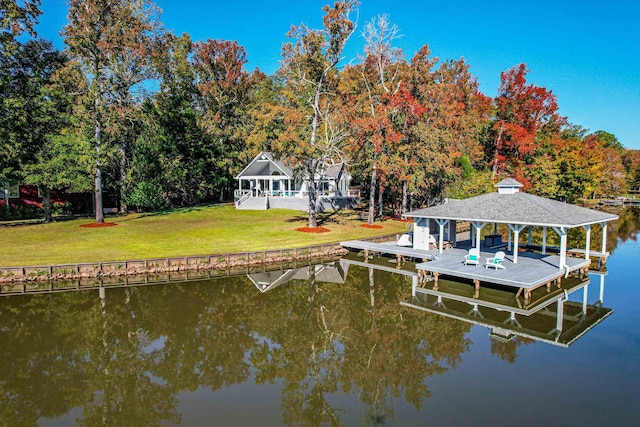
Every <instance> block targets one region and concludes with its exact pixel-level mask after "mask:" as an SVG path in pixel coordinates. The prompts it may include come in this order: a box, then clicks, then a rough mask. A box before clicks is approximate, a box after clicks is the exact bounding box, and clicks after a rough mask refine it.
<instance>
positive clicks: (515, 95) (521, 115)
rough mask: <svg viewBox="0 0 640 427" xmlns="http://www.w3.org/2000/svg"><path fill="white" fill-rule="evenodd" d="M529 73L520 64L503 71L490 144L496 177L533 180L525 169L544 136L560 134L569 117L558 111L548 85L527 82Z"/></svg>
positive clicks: (527, 184) (489, 148) (526, 182)
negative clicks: (527, 177) (499, 175)
mask: <svg viewBox="0 0 640 427" xmlns="http://www.w3.org/2000/svg"><path fill="white" fill-rule="evenodd" d="M528 73H529V69H527V67H526V65H525V64H519V65H517V66H515V67H513V68H511V69H509V70H507V71H504V72H502V73H500V80H501V82H500V87H499V89H498V96H497V98H496V99H495V101H494V103H495V113H494V114H495V117H494V119H493V127H492V132H493V133H492V135H493V136H492V138H491V141H490V144H489V146H488V147H487V151H488V154H489V153H492V154H489V155H491V158H492V165H493V166H492V168H493V175H494V177H495V176H496V175H497V174H499V173H506V174H509V175H513V176H514V177H516V178H517V179H519V180H521V181H523V184H525V186H526V187H529V185H530V183H529V181H528V180H527V179H526V176H525V174H524V173H523V168H524V166H525V165H526V164H527V163H530V162H531V160H532V159H533V156H534V154H535V150H536V148H537V146H538V144H539V142H540V137H541V135H545V134H546V135H549V134H553V133H559V132H560V130H561V127H562V126H563V125H564V124H565V123H566V119H565V118H564V117H562V116H560V115H559V114H558V103H557V98H556V96H555V95H554V94H553V92H552V91H550V90H547V89H546V88H544V87H540V86H536V85H534V84H531V83H527V80H526V76H527V74H528Z"/></svg>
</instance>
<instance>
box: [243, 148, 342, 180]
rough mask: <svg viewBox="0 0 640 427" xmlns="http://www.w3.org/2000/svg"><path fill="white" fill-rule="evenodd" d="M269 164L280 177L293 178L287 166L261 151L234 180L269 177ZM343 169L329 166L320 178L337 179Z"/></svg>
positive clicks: (337, 166)
mask: <svg viewBox="0 0 640 427" xmlns="http://www.w3.org/2000/svg"><path fill="white" fill-rule="evenodd" d="M269 162H270V163H271V164H273V165H274V166H275V167H276V168H278V169H279V170H280V171H281V173H282V175H284V176H286V177H287V178H293V169H292V168H291V167H289V166H287V165H286V164H285V163H284V162H282V161H281V160H276V159H274V158H273V156H272V155H271V153H269V152H266V151H262V152H260V154H258V155H257V156H256V157H255V158H254V159H253V160H252V161H251V163H249V164H248V165H247V167H245V168H244V169H243V170H242V172H240V173H239V174H238V176H236V179H240V178H251V177H264V176H269V175H271V173H270V172H269V165H268V163H269ZM343 168H344V163H339V164H336V165H329V166H328V167H327V169H326V170H325V171H324V174H322V175H321V176H322V177H324V178H332V179H337V178H338V177H339V176H340V173H341V171H342V170H343ZM307 176H308V175H307ZM318 178H320V175H319V176H318Z"/></svg>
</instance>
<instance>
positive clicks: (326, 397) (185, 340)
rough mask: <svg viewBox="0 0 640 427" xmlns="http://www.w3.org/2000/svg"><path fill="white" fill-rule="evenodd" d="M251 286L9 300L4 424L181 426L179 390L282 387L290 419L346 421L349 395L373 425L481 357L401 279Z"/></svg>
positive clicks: (370, 276)
mask: <svg viewBox="0 0 640 427" xmlns="http://www.w3.org/2000/svg"><path fill="white" fill-rule="evenodd" d="M314 272H315V269H314V268H313V267H311V268H310V277H311V280H309V281H293V282H291V283H290V284H288V285H285V286H281V287H279V288H276V289H275V290H273V291H270V292H269V293H267V294H260V293H257V292H256V291H255V288H253V286H251V285H250V284H249V282H248V280H247V279H246V278H234V279H228V280H220V281H212V282H209V283H203V284H177V285H169V286H153V287H143V288H133V289H107V290H106V292H105V297H104V299H102V300H101V299H99V298H98V292H96V291H86V292H74V293H67V294H57V295H39V296H24V297H18V298H10V299H4V300H2V303H1V304H0V321H1V322H2V325H3V327H2V328H0V356H1V357H2V360H3V364H2V366H1V367H0V387H1V388H2V396H3V397H2V398H1V399H2V400H1V401H0V416H1V417H2V420H3V422H6V423H7V424H8V425H35V424H36V423H37V420H38V419H40V418H42V417H45V418H52V417H56V416H61V415H64V414H67V413H68V412H69V411H70V410H71V409H72V408H82V409H83V412H82V414H81V415H80V416H79V419H78V420H77V422H78V423H80V424H82V425H104V424H105V423H108V424H113V425H162V424H179V423H180V414H179V412H178V409H177V406H178V401H177V397H176V396H177V394H178V393H180V392H183V391H185V390H195V389H197V388H199V387H206V388H210V389H211V390H213V391H215V390H218V389H220V388H222V387H224V386H230V385H233V384H238V383H242V382H245V381H247V380H249V379H250V376H251V375H252V373H253V375H255V381H256V382H257V383H258V384H261V383H265V382H271V383H273V382H275V381H282V383H283V391H282V403H281V406H282V414H283V422H284V423H285V424H288V425H292V424H302V425H317V424H329V425H338V424H340V423H341V420H340V418H341V416H342V413H341V408H340V405H339V403H336V402H339V400H340V399H339V396H340V395H341V394H348V395H353V396H356V397H358V398H359V399H360V400H361V401H362V402H363V403H364V404H365V405H367V407H368V408H369V415H370V416H371V419H373V420H376V419H380V420H381V419H383V417H393V401H394V399H396V398H404V399H406V400H407V401H408V402H410V403H411V404H413V405H414V406H415V407H416V408H420V406H421V405H422V403H423V402H424V400H425V399H427V398H428V397H429V391H428V389H427V387H426V385H425V379H426V378H428V377H429V376H432V375H435V374H439V373H442V372H444V371H446V370H447V369H448V368H449V367H454V366H456V364H457V363H458V362H459V361H460V355H461V353H463V352H465V351H468V348H469V342H468V340H466V339H465V338H464V335H465V333H466V332H468V330H469V326H467V325H466V324H464V323H462V322H457V321H453V320H450V319H446V318H443V317H439V316H436V315H428V314H425V313H422V312H418V311H415V310H411V309H407V308H404V307H402V306H400V305H399V301H400V300H402V299H405V298H406V296H407V293H408V292H409V291H410V283H408V282H407V281H406V279H404V278H403V277H402V276H396V275H393V276H391V275H388V274H384V273H380V272H377V271H376V272H369V271H368V270H366V269H356V268H352V271H351V272H350V275H349V278H348V280H347V282H346V283H345V284H335V283H320V282H318V281H317V280H316V278H315V274H314Z"/></svg>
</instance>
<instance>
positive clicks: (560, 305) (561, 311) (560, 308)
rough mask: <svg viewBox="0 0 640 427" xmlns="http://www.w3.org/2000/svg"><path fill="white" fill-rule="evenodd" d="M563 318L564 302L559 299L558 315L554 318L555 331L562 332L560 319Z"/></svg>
mask: <svg viewBox="0 0 640 427" xmlns="http://www.w3.org/2000/svg"><path fill="white" fill-rule="evenodd" d="M563 317H564V300H563V299H562V298H560V299H559V300H558V313H557V317H556V330H557V331H559V332H561V331H562V318H563Z"/></svg>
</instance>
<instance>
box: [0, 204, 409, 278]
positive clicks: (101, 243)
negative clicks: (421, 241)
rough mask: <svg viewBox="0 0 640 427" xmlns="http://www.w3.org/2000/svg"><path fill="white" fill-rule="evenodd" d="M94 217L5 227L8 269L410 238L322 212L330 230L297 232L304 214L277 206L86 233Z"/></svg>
mask: <svg viewBox="0 0 640 427" xmlns="http://www.w3.org/2000/svg"><path fill="white" fill-rule="evenodd" d="M90 222H93V221H92V220H90V219H76V220H70V221H60V222H54V223H51V224H36V225H25V226H16V227H0V241H1V242H2V251H1V252H0V266H4V267H8V266H18V265H47V264H65V263H75V262H93V261H119V260H127V259H145V258H160V257H174V256H175V257H178V256H186V255H205V254H220V253H230V252H247V251H257V250H265V249H281V248H294V247H301V246H310V245H315V244H321V243H330V242H340V241H342V240H350V239H357V238H365V237H372V236H377V235H385V234H393V233H402V232H405V231H406V230H407V224H406V223H404V222H401V221H393V220H387V221H384V222H380V223H378V224H380V225H382V226H383V228H381V229H367V228H363V227H360V225H361V224H363V222H362V221H361V220H359V219H358V217H357V215H355V214H354V213H353V212H344V213H326V214H320V215H319V221H318V222H319V224H318V225H321V226H323V227H325V228H328V229H330V230H331V232H329V233H322V234H309V233H301V232H298V231H296V228H298V227H304V226H306V225H307V215H306V214H305V213H304V212H299V211H292V210H282V209H271V210H267V211H237V210H236V209H235V207H234V206H233V205H215V206H206V207H195V208H187V209H179V210H172V211H165V212H159V213H155V214H130V215H126V216H117V217H109V218H107V222H116V223H117V224H118V225H117V226H115V227H104V228H83V227H80V225H81V224H87V223H90Z"/></svg>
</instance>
